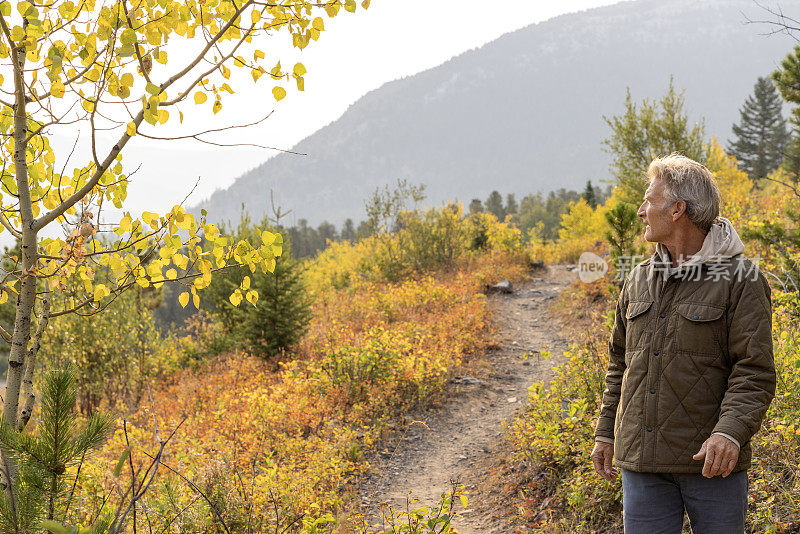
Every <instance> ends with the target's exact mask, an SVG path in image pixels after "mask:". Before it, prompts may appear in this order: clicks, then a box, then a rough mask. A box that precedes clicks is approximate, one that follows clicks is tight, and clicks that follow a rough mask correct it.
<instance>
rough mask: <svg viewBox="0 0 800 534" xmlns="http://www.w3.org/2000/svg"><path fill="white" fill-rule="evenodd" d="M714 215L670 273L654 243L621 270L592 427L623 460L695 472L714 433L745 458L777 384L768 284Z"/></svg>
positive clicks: (742, 461) (629, 465)
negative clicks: (690, 253) (624, 273)
mask: <svg viewBox="0 0 800 534" xmlns="http://www.w3.org/2000/svg"><path fill="white" fill-rule="evenodd" d="M720 219H721V221H722V222H719V223H715V225H714V226H712V231H711V232H709V236H707V237H706V242H705V243H704V245H703V249H701V253H702V254H701V253H698V255H696V256H695V257H694V258H692V261H690V262H687V263H685V264H683V265H681V266H679V267H678V268H676V269H672V272H668V270H667V266H668V264H667V263H666V262H665V261H664V260H663V259H662V258H667V254H668V253H667V252H666V248H665V247H663V245H658V247H657V250H656V252H655V253H654V254H653V255H652V256H651V257H650V258H649V259H647V260H645V261H644V262H642V263H640V264H639V265H637V266H636V267H635V268H634V269H633V270H632V271H631V273H630V275H629V276H628V277H627V278H626V281H625V284H624V286H623V288H622V291H621V294H620V297H619V300H618V302H617V307H616V316H615V320H614V328H613V331H612V334H611V339H610V340H609V356H610V361H609V366H608V373H607V374H606V390H605V392H604V394H603V402H602V406H601V409H600V416H599V419H598V421H597V426H596V429H595V436H600V437H604V438H613V439H614V464H615V465H617V466H619V467H623V468H625V469H628V470H631V471H642V472H669V473H699V472H701V471H702V468H703V462H702V461H700V460H694V459H692V456H693V455H694V454H695V453H696V452H697V451H698V450H699V449H700V447H701V445H702V443H703V441H705V440H706V439H707V438H708V437H709V436H710V435H711V434H712V433H713V432H721V433H725V434H727V435H728V436H731V437H733V438H734V439H736V440H737V441H738V442H739V443H740V444H741V449H740V452H739V460H738V463H737V465H736V467H735V468H734V471H740V470H743V469H747V468H748V467H749V466H750V458H751V449H750V439H751V438H752V436H753V435H754V434H755V433H756V431H757V430H758V429H759V427H760V425H761V421H762V419H763V417H764V415H765V413H766V411H767V408H768V406H769V403H770V402H771V400H772V398H773V396H774V393H775V366H774V362H773V348H772V304H771V291H770V287H769V285H768V284H767V281H766V279H765V278H764V275H763V274H762V273H761V272H760V271H759V270H758V269H757V267H756V266H755V265H754V264H753V262H751V261H750V260H748V259H746V258H745V257H744V256H743V255H742V253H741V251H742V250H743V249H744V247H743V245H741V241H740V240H739V238H738V236H737V235H736V232H735V230H733V227H732V226H730V222H729V221H727V219H722V218H720ZM723 224H724V225H727V226H726V227H725V228H723V229H722V230H721V229H720V226H719V225H723ZM722 231H725V232H729V233H728V234H727V235H726V236H725V239H721V238H720V235H721V234H720V232H722ZM730 232H732V237H731V235H730ZM720 243H722V244H721V245H720ZM711 253H713V254H711ZM662 255H663V256H662Z"/></svg>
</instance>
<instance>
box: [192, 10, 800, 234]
mask: <svg viewBox="0 0 800 534" xmlns="http://www.w3.org/2000/svg"><path fill="white" fill-rule="evenodd" d="M781 7H782V9H783V10H784V12H786V13H787V14H790V15H791V14H792V13H794V14H795V15H800V0H788V1H782V2H781ZM742 12H744V13H746V14H749V15H750V16H751V18H764V16H765V13H764V12H763V11H762V10H761V8H759V7H758V6H757V5H756V4H755V3H754V2H753V1H752V0H704V1H702V2H697V1H696V0H637V1H633V2H623V3H619V4H615V5H613V6H609V7H603V8H597V9H592V10H588V11H584V12H581V13H575V14H568V15H562V16H559V17H556V18H553V19H551V20H548V21H545V22H542V23H539V24H534V25H531V26H528V27H526V28H523V29H521V30H518V31H516V32H513V33H509V34H506V35H504V36H502V37H500V38H499V39H497V40H495V41H493V42H491V43H488V44H486V45H485V46H483V47H481V48H478V49H474V50H470V51H468V52H465V53H463V54H461V55H459V56H457V57H455V58H453V59H451V60H450V61H447V62H446V63H444V64H442V65H440V66H438V67H435V68H432V69H429V70H427V71H424V72H421V73H419V74H416V75H414V76H409V77H405V78H403V79H400V80H396V81H393V82H389V83H386V84H384V85H383V86H382V87H380V88H378V89H376V90H374V91H371V92H369V93H368V94H366V95H365V96H364V97H362V98H361V99H360V100H358V101H357V102H356V103H355V104H353V105H352V106H350V108H348V110H347V111H346V112H345V113H344V114H343V115H342V117H341V118H340V119H338V120H337V121H335V122H333V123H331V124H329V125H328V126H325V127H324V128H322V129H320V130H319V131H317V132H316V133H314V134H313V135H311V136H309V137H308V138H306V139H304V140H303V141H301V142H300V143H298V145H297V146H295V147H294V150H295V151H298V152H305V153H308V154H309V155H308V156H305V157H301V156H293V155H290V154H281V155H278V156H276V157H274V158H272V159H270V160H268V161H267V162H265V163H264V164H262V165H260V166H259V167H257V168H255V169H253V170H252V171H250V172H248V173H246V174H244V175H243V176H241V177H239V178H238V179H237V180H236V181H235V183H234V184H233V185H231V186H230V187H229V188H228V189H225V190H220V191H217V192H215V193H214V194H213V195H212V196H211V197H210V198H209V199H208V200H207V201H205V202H202V203H201V204H200V205H198V206H197V209H198V210H199V208H205V209H207V210H208V212H209V219H211V220H217V221H221V220H234V221H236V220H238V217H239V213H240V209H241V205H242V203H244V204H245V206H246V208H247V209H248V211H249V212H250V214H251V215H253V216H254V217H258V218H260V216H261V215H262V214H264V213H266V212H267V210H268V208H269V205H268V203H269V190H270V188H272V189H274V190H275V197H276V201H277V202H278V203H279V204H280V206H281V207H282V208H283V209H284V210H288V209H291V210H293V211H294V215H295V217H296V219H300V218H306V219H308V221H309V223H310V224H312V225H317V224H319V223H320V222H322V221H323V220H328V221H329V222H332V223H334V224H336V225H337V226H340V225H341V223H342V222H343V221H344V220H345V219H346V218H348V217H350V218H353V219H354V220H356V221H358V220H360V219H361V218H363V217H364V213H363V201H364V199H365V197H366V196H367V195H369V194H370V193H371V192H372V191H373V190H374V189H375V188H376V187H377V186H380V185H383V184H389V183H394V182H395V181H396V180H397V179H398V178H405V179H407V180H408V181H409V182H411V183H419V182H422V183H425V184H426V186H427V189H426V192H427V195H428V199H427V201H426V202H428V203H429V204H431V205H438V204H439V203H441V202H442V201H446V200H452V199H456V198H457V199H459V200H461V201H463V202H464V203H465V205H466V204H468V203H469V200H470V199H471V198H473V197H479V198H485V197H486V196H487V195H488V193H489V192H491V190H493V189H497V190H499V191H501V192H503V193H507V192H516V193H518V194H524V193H528V192H534V191H537V190H543V191H550V190H554V189H557V188H559V187H566V188H571V189H582V188H583V187H584V184H585V183H586V180H588V179H591V180H592V181H593V183H595V184H597V183H598V182H599V181H600V180H602V179H605V178H606V177H607V171H608V162H609V157H608V154H606V153H605V152H603V150H602V146H601V141H602V139H604V138H605V137H606V136H607V135H608V127H607V125H606V124H605V122H604V121H603V119H602V116H603V115H606V116H610V115H615V114H618V113H620V112H621V110H622V105H623V100H624V97H625V88H626V87H627V86H630V88H631V93H632V96H633V98H634V100H636V101H640V100H641V99H643V98H655V97H660V96H661V95H663V94H664V92H665V91H666V88H667V85H668V83H669V77H670V75H674V76H675V85H676V86H677V87H678V88H681V89H686V93H685V96H686V104H687V108H688V110H689V112H690V115H691V117H692V118H694V119H696V118H698V117H700V116H701V115H702V116H703V117H705V118H706V126H707V133H708V134H710V135H716V136H718V137H719V139H720V141H721V142H723V143H725V141H726V140H727V139H728V137H729V136H730V135H731V134H730V130H731V124H732V123H733V122H734V121H736V120H738V108H739V107H740V106H741V105H742V103H743V101H744V99H745V98H746V96H747V95H748V94H749V93H750V91H751V90H752V87H753V84H754V83H755V81H756V78H757V77H758V76H764V75H766V74H768V73H769V72H771V71H772V70H774V69H775V68H776V67H777V65H778V64H779V62H780V60H781V59H782V58H783V57H784V56H785V55H786V54H787V53H788V52H789V51H790V49H791V48H792V47H793V45H794V42H793V41H792V40H791V39H789V38H787V37H786V36H781V35H775V36H771V37H764V36H762V35H760V34H761V33H763V32H764V31H765V30H766V28H765V27H764V26H758V25H750V24H745V23H744V22H745V18H744V16H743V14H742Z"/></svg>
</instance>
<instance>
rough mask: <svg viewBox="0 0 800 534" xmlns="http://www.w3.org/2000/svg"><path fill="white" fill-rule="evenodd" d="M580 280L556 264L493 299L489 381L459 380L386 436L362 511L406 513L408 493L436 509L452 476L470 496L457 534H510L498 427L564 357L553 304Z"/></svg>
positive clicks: (366, 487)
mask: <svg viewBox="0 0 800 534" xmlns="http://www.w3.org/2000/svg"><path fill="white" fill-rule="evenodd" d="M577 278H578V276H577V271H574V270H569V267H568V266H566V265H553V266H549V267H545V268H544V269H541V270H538V271H535V272H534V273H533V274H532V275H531V277H530V278H529V279H527V280H525V281H523V282H522V283H519V284H517V285H516V286H515V287H514V292H513V293H512V294H505V295H504V294H497V295H492V296H491V297H489V306H490V309H491V311H492V317H493V323H494V326H495V329H496V337H495V339H496V341H495V343H494V345H493V346H492V348H493V349H494V350H490V351H489V352H488V353H487V354H486V361H485V362H484V365H485V366H486V369H487V372H486V373H485V374H486V376H485V377H482V378H478V379H475V378H473V377H459V378H458V379H457V380H456V382H457V383H456V384H454V386H453V389H452V394H451V397H450V399H449V400H448V401H447V402H446V403H445V404H444V405H443V406H442V407H441V408H439V409H437V410H435V411H427V412H424V413H420V414H414V415H413V416H412V417H411V419H412V420H413V422H412V423H410V424H409V425H407V426H406V428H405V430H404V431H402V432H400V431H398V432H397V433H396V436H394V437H392V438H389V440H388V441H387V444H386V445H387V448H386V449H385V450H383V451H381V452H380V453H379V454H378V455H377V456H376V457H375V458H373V459H372V461H371V469H370V472H369V473H368V474H367V476H366V477H365V480H364V482H363V485H362V491H361V495H362V503H361V504H362V508H363V510H364V513H369V514H373V513H375V510H376V505H377V504H378V503H380V502H389V503H390V504H392V505H394V506H396V507H402V508H405V506H406V500H407V498H408V496H409V490H411V491H412V493H411V497H412V498H414V499H419V500H420V501H421V502H420V503H416V504H414V507H418V506H421V505H426V506H429V507H430V506H435V505H436V504H437V503H438V500H439V496H440V495H441V493H442V492H444V491H447V490H448V489H449V487H450V482H449V481H450V480H451V479H453V480H458V481H460V482H461V483H463V484H464V485H465V486H466V488H467V490H468V491H469V492H470V502H469V505H468V508H467V510H465V511H462V513H463V517H462V518H461V519H458V520H456V521H454V523H453V526H455V527H456V528H457V529H458V531H459V533H460V534H501V533H502V534H505V533H507V532H508V527H507V525H506V521H505V519H504V518H502V517H499V515H500V514H499V513H498V510H496V508H497V507H496V506H493V505H492V499H491V497H490V494H491V493H492V491H491V490H492V488H487V474H488V472H489V470H490V469H492V468H493V467H494V466H495V465H496V463H497V461H498V459H499V458H498V457H499V456H501V455H502V451H501V449H502V447H503V444H504V439H503V430H502V427H501V424H502V423H503V422H504V421H509V420H511V419H512V418H513V417H514V415H515V414H516V413H517V412H518V411H519V410H521V409H522V406H523V403H524V402H525V400H526V399H527V388H528V387H529V386H530V385H531V384H533V383H534V382H536V381H546V380H548V378H549V377H550V376H551V374H552V370H551V368H552V366H553V365H554V364H555V363H557V362H560V361H562V360H563V357H564V356H563V352H564V351H565V350H566V349H567V348H568V344H567V341H566V340H565V339H563V338H562V337H561V335H560V328H559V326H558V325H559V322H558V321H557V320H556V319H555V318H554V317H553V316H552V315H551V314H550V313H549V312H548V307H549V306H550V304H552V302H553V299H554V297H555V296H556V295H557V294H558V293H559V292H560V291H561V290H562V289H564V287H566V286H567V285H569V284H570V283H571V282H573V281H574V280H577ZM541 350H549V351H550V353H551V357H550V359H544V358H541V357H539V356H538V351H541ZM459 508H460V507H459ZM457 510H458V509H457ZM373 519H374V517H373Z"/></svg>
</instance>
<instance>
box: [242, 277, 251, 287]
mask: <svg viewBox="0 0 800 534" xmlns="http://www.w3.org/2000/svg"><path fill="white" fill-rule="evenodd" d="M241 288H242V289H250V277H249V276H245V277H244V280H242V285H241Z"/></svg>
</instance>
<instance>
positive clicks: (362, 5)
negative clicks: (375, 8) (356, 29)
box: [361, 0, 369, 9]
mask: <svg viewBox="0 0 800 534" xmlns="http://www.w3.org/2000/svg"><path fill="white" fill-rule="evenodd" d="M361 7H363V8H364V9H367V8H368V7H369V0H363V1H362V2H361Z"/></svg>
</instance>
